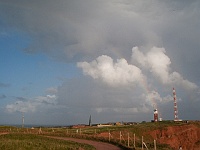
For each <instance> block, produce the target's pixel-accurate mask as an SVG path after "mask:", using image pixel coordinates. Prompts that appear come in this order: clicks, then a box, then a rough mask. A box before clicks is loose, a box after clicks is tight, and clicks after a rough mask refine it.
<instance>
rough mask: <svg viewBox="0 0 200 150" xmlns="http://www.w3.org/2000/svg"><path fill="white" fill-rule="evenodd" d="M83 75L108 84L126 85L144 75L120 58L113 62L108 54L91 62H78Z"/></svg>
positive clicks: (136, 81)
mask: <svg viewBox="0 0 200 150" xmlns="http://www.w3.org/2000/svg"><path fill="white" fill-rule="evenodd" d="M77 66H78V67H79V68H81V69H82V70H83V72H84V74H85V75H89V76H91V77H92V78H94V79H101V80H102V81H104V82H106V83H108V84H109V85H113V86H115V85H120V84H121V85H126V84H129V83H139V82H141V81H142V80H143V78H144V76H143V74H142V72H141V70H140V69H139V68H138V67H136V66H134V65H131V64H128V62H127V61H126V60H125V59H123V58H121V59H118V60H117V62H116V63H115V62H114V61H113V59H112V58H111V57H109V56H106V55H102V56H99V57H98V58H97V59H96V60H93V61H92V62H90V63H88V62H78V63H77Z"/></svg>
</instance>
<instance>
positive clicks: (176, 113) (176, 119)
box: [173, 88, 179, 121]
mask: <svg viewBox="0 0 200 150" xmlns="http://www.w3.org/2000/svg"><path fill="white" fill-rule="evenodd" d="M173 97H174V121H179V119H178V107H177V102H176V91H175V88H173Z"/></svg>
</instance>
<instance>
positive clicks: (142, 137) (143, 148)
mask: <svg viewBox="0 0 200 150" xmlns="http://www.w3.org/2000/svg"><path fill="white" fill-rule="evenodd" d="M142 150H144V147H143V136H142Z"/></svg>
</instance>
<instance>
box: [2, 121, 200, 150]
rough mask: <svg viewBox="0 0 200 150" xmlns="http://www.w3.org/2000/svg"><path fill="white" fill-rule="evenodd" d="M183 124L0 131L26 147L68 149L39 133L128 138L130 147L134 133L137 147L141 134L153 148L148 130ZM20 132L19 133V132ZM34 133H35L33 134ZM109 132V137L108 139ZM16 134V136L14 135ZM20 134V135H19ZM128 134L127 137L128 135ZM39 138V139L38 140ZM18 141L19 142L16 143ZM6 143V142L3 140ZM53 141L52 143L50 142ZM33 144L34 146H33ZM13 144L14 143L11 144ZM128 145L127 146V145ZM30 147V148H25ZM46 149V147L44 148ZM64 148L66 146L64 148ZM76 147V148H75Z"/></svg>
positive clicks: (121, 141)
mask: <svg viewBox="0 0 200 150" xmlns="http://www.w3.org/2000/svg"><path fill="white" fill-rule="evenodd" d="M184 124H190V123H185V122H173V121H163V122H157V123H152V122H144V123H140V124H135V125H129V126H123V125H122V126H110V127H102V128H98V127H86V128H76V129H74V128H71V127H59V128H56V127H54V128H53V127H51V128H47V127H37V128H34V129H33V128H32V129H31V128H17V127H6V126H4V127H3V126H0V133H3V132H8V133H11V135H4V136H3V135H2V136H1V138H7V142H9V139H12V137H9V136H13V137H16V139H15V140H14V141H15V142H14V143H16V144H15V145H17V144H19V143H23V142H25V143H29V144H24V145H26V147H28V146H29V145H32V147H34V146H37V145H38V143H41V144H42V145H43V146H41V147H45V146H47V145H48V146H51V145H52V147H56V146H60V147H56V148H53V149H61V147H62V146H61V145H65V146H66V145H69V148H68V149H70V148H71V147H74V146H71V147H70V144H69V143H68V144H57V143H59V142H58V141H57V142H53V141H52V142H50V144H48V143H46V142H48V141H49V140H51V139H47V138H44V137H41V136H39V135H48V136H61V137H74V138H83V139H89V140H96V141H103V142H109V143H113V144H115V145H123V146H125V147H127V146H128V139H129V142H130V143H129V145H130V147H133V135H135V139H136V143H135V144H136V146H137V147H138V148H139V147H141V143H142V140H141V139H142V136H143V138H144V142H145V143H146V144H147V146H148V148H150V149H153V147H154V139H153V138H152V137H151V136H150V135H149V134H147V133H148V131H152V130H156V129H158V130H165V129H166V127H168V126H182V125H184ZM192 124H194V125H196V126H198V127H200V124H199V123H192ZM40 130H41V133H39V131H40ZM19 133H21V134H19ZM24 133H25V134H33V135H32V136H30V135H23V134H24ZM34 134H35V135H34ZM109 134H110V135H111V136H110V139H109ZM120 134H121V139H120ZM15 135H17V136H15ZM19 135H20V136H19ZM22 135H23V136H29V138H27V137H26V138H25V139H24V140H23V141H21V142H19V139H18V140H17V138H19V137H23V136H22ZM128 135H129V137H128ZM31 137H32V138H34V141H35V142H34V143H31V142H30V140H29V141H26V139H31ZM42 138H44V142H38V141H41V139H42ZM38 139H39V140H38ZM0 140H1V141H2V139H0ZM18 142H19V143H18ZM62 142H64V141H62ZM0 143H1V144H0V149H3V148H2V146H3V143H4V142H3V143H2V142H0ZM5 143H6V142H5ZM51 143H54V144H51ZM33 145H34V146H33ZM75 145H77V144H75ZM13 146H14V145H13ZM78 147H81V146H80V145H78ZM128 147H129V146H128ZM157 148H158V149H159V150H166V149H167V150H169V149H170V148H169V147H168V145H166V144H159V143H157ZM27 149H30V148H27ZM44 149H46V148H44ZM65 149H66V148H65ZM75 149H76V148H75Z"/></svg>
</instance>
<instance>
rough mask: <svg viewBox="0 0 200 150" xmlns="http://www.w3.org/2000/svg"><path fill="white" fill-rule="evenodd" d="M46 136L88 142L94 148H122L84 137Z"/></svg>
mask: <svg viewBox="0 0 200 150" xmlns="http://www.w3.org/2000/svg"><path fill="white" fill-rule="evenodd" d="M48 137H51V138H56V139H61V140H67V141H74V142H78V143H85V144H89V145H92V146H94V147H95V148H96V150H122V149H121V148H119V147H117V146H114V145H112V144H109V143H104V142H97V141H91V140H84V139H75V138H68V137H52V136H48Z"/></svg>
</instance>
